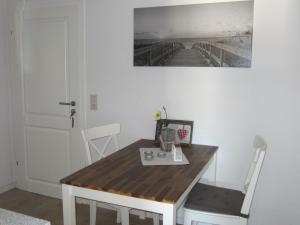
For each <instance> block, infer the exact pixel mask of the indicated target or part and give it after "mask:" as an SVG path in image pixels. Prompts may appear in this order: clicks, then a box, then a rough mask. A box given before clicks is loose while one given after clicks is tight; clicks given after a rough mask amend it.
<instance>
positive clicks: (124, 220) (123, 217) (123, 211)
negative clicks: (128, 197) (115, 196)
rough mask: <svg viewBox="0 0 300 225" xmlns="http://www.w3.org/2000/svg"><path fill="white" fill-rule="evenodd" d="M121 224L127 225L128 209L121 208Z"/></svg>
mask: <svg viewBox="0 0 300 225" xmlns="http://www.w3.org/2000/svg"><path fill="white" fill-rule="evenodd" d="M121 224H122V225H129V208H127V207H124V206H122V207H121Z"/></svg>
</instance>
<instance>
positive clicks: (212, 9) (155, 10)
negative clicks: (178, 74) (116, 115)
mask: <svg viewBox="0 0 300 225" xmlns="http://www.w3.org/2000/svg"><path fill="white" fill-rule="evenodd" d="M253 6H254V1H231V2H212V3H201V4H192V5H174V6H158V7H147V8H135V9H134V59H133V60H134V66H169V67H176V66H177V67H182V66H184V67H244V68H249V67H251V61H252V33H253V9H254V7H253Z"/></svg>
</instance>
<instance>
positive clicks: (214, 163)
mask: <svg viewBox="0 0 300 225" xmlns="http://www.w3.org/2000/svg"><path fill="white" fill-rule="evenodd" d="M213 157H214V161H213V182H214V185H217V162H218V158H217V153H215V154H214V156H213Z"/></svg>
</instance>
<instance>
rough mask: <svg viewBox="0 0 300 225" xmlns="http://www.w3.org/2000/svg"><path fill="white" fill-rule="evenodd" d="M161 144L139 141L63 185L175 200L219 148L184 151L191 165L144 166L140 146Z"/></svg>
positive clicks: (68, 178)
mask: <svg viewBox="0 0 300 225" xmlns="http://www.w3.org/2000/svg"><path fill="white" fill-rule="evenodd" d="M147 147H149V148H153V147H157V146H156V145H155V142H154V141H153V140H145V139H142V140H139V141H137V142H135V143H133V144H131V145H129V146H127V147H125V148H123V149H121V150H119V151H118V152H116V153H113V154H112V155H110V156H108V157H106V158H104V159H101V160H100V161H97V162H95V163H93V164H91V165H90V166H88V167H85V168H83V169H81V170H79V171H77V172H75V173H74V174H72V175H70V176H68V177H66V178H64V179H62V180H61V183H63V184H69V185H73V186H78V187H84V188H89V189H94V190H101V191H106V192H111V193H117V194H121V195H126V196H132V197H137V198H144V199H149V200H155V201H160V202H168V203H175V202H176V201H177V200H178V199H179V198H180V196H181V195H182V194H183V193H184V191H185V190H186V189H187V187H188V186H189V185H190V184H191V182H192V181H193V180H194V178H195V177H196V176H197V175H198V174H199V173H200V172H201V170H202V169H203V168H204V167H205V165H206V164H207V163H208V162H209V160H210V159H211V157H212V156H213V155H214V153H215V152H216V151H217V149H218V147H215V146H205V145H194V144H193V145H192V146H191V147H183V148H182V150H183V152H184V154H185V155H186V157H187V159H188V160H189V161H190V164H189V165H172V166H143V165H142V163H141V160H140V153H139V148H147Z"/></svg>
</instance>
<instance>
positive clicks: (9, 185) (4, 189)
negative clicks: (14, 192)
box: [0, 182, 16, 194]
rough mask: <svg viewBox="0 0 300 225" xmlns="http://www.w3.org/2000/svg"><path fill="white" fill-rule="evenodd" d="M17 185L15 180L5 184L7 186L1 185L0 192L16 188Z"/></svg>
mask: <svg viewBox="0 0 300 225" xmlns="http://www.w3.org/2000/svg"><path fill="white" fill-rule="evenodd" d="M15 187H16V183H15V182H13V183H11V184H8V185H5V186H2V187H0V194H2V193H4V192H6V191H9V190H11V189H14V188H15Z"/></svg>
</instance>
